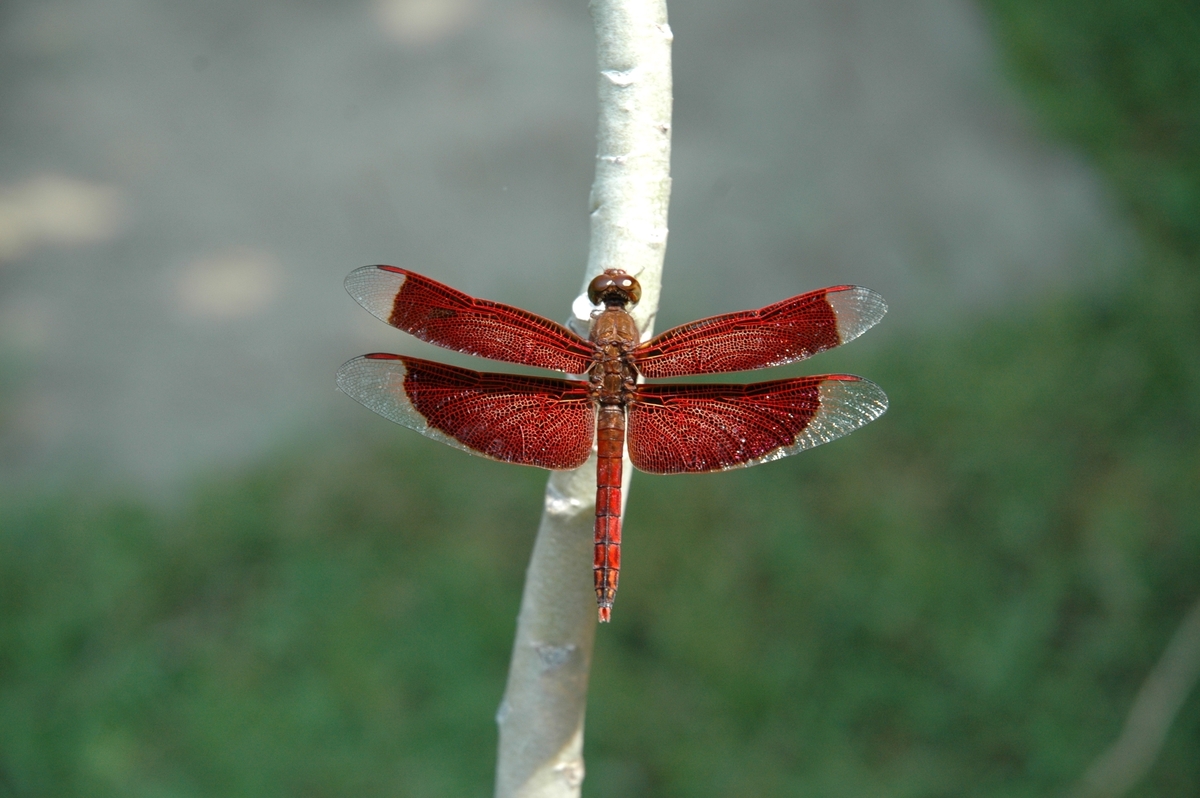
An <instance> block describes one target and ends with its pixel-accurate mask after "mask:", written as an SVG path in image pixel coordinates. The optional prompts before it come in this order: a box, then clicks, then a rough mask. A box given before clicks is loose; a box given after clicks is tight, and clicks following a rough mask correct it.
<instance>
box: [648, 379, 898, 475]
mask: <svg viewBox="0 0 1200 798" xmlns="http://www.w3.org/2000/svg"><path fill="white" fill-rule="evenodd" d="M885 410H887V397H886V396H885V395H884V393H883V391H882V390H880V388H879V386H877V385H876V384H875V383H873V382H870V381H869V380H864V379H862V378H861V377H855V376H852V375H849V374H826V375H823V376H818V377H801V378H798V379H790V380H774V381H772V382H758V383H753V384H750V385H639V386H638V388H637V391H636V394H635V397H634V400H633V403H632V404H630V406H629V436H628V441H629V458H630V460H632V461H633V465H634V466H636V467H637V468H638V469H640V470H642V471H648V472H650V473H652V474H678V473H684V472H703V471H721V470H724V469H727V468H738V467H742V466H751V465H757V464H759V463H765V462H767V461H770V460H777V459H779V458H781V457H787V456H788V455H792V454H796V453H797V452H800V451H803V450H805V449H811V448H812V447H814V446H819V445H820V444H822V443H827V442H829V441H831V440H834V439H835V438H840V437H842V436H843V435H847V434H849V433H850V432H853V431H854V430H856V429H858V428H859V427H861V426H863V425H864V424H867V423H869V422H871V421H874V420H875V419H876V418H879V416H881V415H883V413H884V411H885Z"/></svg>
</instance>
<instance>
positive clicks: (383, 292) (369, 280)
mask: <svg viewBox="0 0 1200 798" xmlns="http://www.w3.org/2000/svg"><path fill="white" fill-rule="evenodd" d="M406 279H407V275H405V274H404V273H403V272H401V271H399V270H396V269H395V267H393V266H363V267H361V268H358V269H355V270H354V271H352V272H350V274H348V275H346V282H345V283H344V285H345V286H346V293H348V294H350V296H352V297H354V301H355V302H357V303H358V304H360V305H362V306H363V307H364V308H366V309H367V311H369V312H370V314H371V315H372V316H374V317H375V318H377V319H379V320H381V321H388V320H389V319H390V318H391V316H392V307H393V304H394V302H395V300H396V294H397V293H399V291H400V289H401V288H402V287H403V286H404V281H405V280H406Z"/></svg>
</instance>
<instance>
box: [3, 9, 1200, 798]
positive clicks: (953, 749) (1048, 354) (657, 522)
mask: <svg viewBox="0 0 1200 798" xmlns="http://www.w3.org/2000/svg"><path fill="white" fill-rule="evenodd" d="M984 8H985V11H986V13H987V15H988V18H989V24H990V26H991V29H992V30H993V32H994V34H995V36H996V37H997V39H998V41H999V44H1000V48H1001V55H1002V58H1003V63H1004V64H1005V68H1006V71H1007V74H1008V75H1009V77H1010V78H1011V80H1012V81H1013V85H1014V86H1015V87H1016V90H1017V91H1019V92H1020V94H1021V96H1022V97H1023V98H1024V99H1025V101H1027V103H1028V106H1029V107H1030V108H1031V109H1032V114H1033V115H1034V116H1035V118H1036V120H1037V124H1038V125H1039V126H1040V127H1041V128H1042V129H1043V130H1044V131H1046V132H1047V134H1048V135H1050V136H1052V137H1054V138H1055V139H1057V140H1058V141H1060V142H1063V143H1065V144H1067V145H1069V146H1071V147H1074V148H1077V150H1078V151H1079V152H1080V153H1082V156H1083V157H1084V158H1085V159H1086V160H1087V161H1088V162H1089V163H1090V164H1091V165H1092V166H1093V167H1094V168H1096V169H1097V170H1098V171H1099V174H1100V175H1101V176H1102V178H1103V180H1104V181H1106V182H1107V184H1108V186H1109V188H1110V189H1111V191H1112V192H1113V194H1114V195H1115V197H1116V199H1117V203H1118V206H1119V210H1120V212H1121V214H1122V215H1123V216H1124V217H1125V218H1127V219H1129V220H1130V225H1131V227H1132V229H1133V230H1134V231H1135V233H1136V235H1137V239H1138V242H1139V243H1138V246H1137V248H1136V251H1134V252H1133V254H1131V255H1130V256H1129V258H1130V262H1129V263H1128V264H1127V265H1126V266H1125V268H1123V269H1122V270H1121V275H1122V276H1120V277H1119V278H1116V279H1115V280H1114V281H1113V282H1112V284H1111V285H1106V286H1104V287H1102V289H1100V290H1097V291H1094V292H1090V293H1086V294H1083V295H1079V294H1074V293H1069V294H1066V295H1058V294H1044V295H1040V296H1041V297H1042V298H1040V299H1036V298H1031V299H1029V300H1027V301H1024V302H1022V303H1020V304H1019V305H1017V306H1015V307H1012V308H1009V309H1007V310H1005V311H1004V312H1003V313H996V314H979V316H978V318H977V319H976V320H975V321H973V322H971V323H969V324H965V325H960V326H959V327H956V328H955V329H954V331H953V334H948V333H947V331H946V330H945V329H928V328H919V327H917V328H907V329H900V330H896V329H893V328H890V327H889V325H888V323H887V321H886V320H885V322H884V324H883V325H882V326H881V327H879V328H877V329H876V330H874V331H872V332H871V333H870V336H871V337H872V338H876V339H879V341H880V343H879V344H878V345H877V346H876V348H874V349H868V348H863V349H862V351H859V350H857V349H856V348H855V347H854V346H852V347H849V348H848V349H847V350H846V352H845V353H844V354H839V356H838V357H839V359H838V360H837V361H836V366H834V368H835V369H836V370H848V371H852V372H855V373H860V374H863V375H865V376H868V377H870V378H871V379H872V380H874V381H876V382H877V383H879V384H880V385H881V386H883V387H884V389H885V390H886V391H887V392H888V395H889V397H890V399H891V408H892V409H891V410H890V411H889V413H888V414H887V415H886V416H885V417H884V418H883V419H881V420H880V421H878V422H876V423H875V424H873V425H871V426H870V427H868V428H866V429H864V430H863V431H861V432H859V433H857V434H855V435H853V436H851V437H850V438H848V439H846V440H843V441H839V442H837V443H836V444H834V445H831V446H827V447H823V448H821V449H818V450H816V451H814V452H811V453H807V454H805V455H803V456H800V457H795V458H791V459H789V460H787V461H784V462H780V463H777V464H773V465H770V466H766V467H762V468H756V469H750V470H746V471H737V472H731V473H728V474H717V475H707V476H697V477H673V478H651V477H646V476H638V477H635V480H634V487H633V490H632V494H631V498H630V502H629V508H628V516H627V521H626V536H627V545H626V571H625V578H624V579H623V581H622V587H621V594H620V597H619V602H618V604H617V607H616V609H615V613H614V623H613V624H612V625H611V626H609V627H606V628H601V629H600V630H599V633H598V637H597V644H596V654H595V662H594V668H593V675H592V688H591V694H590V701H589V710H588V727H587V736H586V751H585V753H586V760H587V769H588V771H587V772H588V776H587V781H586V782H585V785H584V794H585V795H590V796H626V797H632V796H735V795H736V796H742V795H745V796H767V795H771V796H773V795H780V796H783V795H820V796H868V795H878V796H958V795H986V796H1041V795H1055V794H1063V793H1064V792H1065V791H1066V790H1068V789H1069V788H1070V786H1071V785H1072V784H1073V783H1074V782H1076V781H1077V779H1078V778H1079V777H1080V775H1081V774H1082V773H1083V772H1084V770H1085V769H1086V768H1087V767H1088V765H1089V764H1091V763H1092V762H1093V761H1094V760H1095V758H1096V757H1097V756H1098V755H1099V754H1100V753H1101V752H1102V751H1103V750H1104V749H1105V748H1106V747H1107V746H1108V745H1109V744H1110V743H1111V742H1112V741H1113V740H1114V739H1115V738H1116V737H1117V735H1118V734H1119V732H1120V730H1121V727H1122V724H1123V722H1124V719H1125V715H1126V713H1127V712H1128V709H1129V707H1130V705H1131V702H1132V701H1133V697H1134V695H1135V693H1136V691H1137V690H1138V688H1139V686H1140V685H1141V684H1142V682H1143V680H1144V679H1145V677H1146V675H1147V673H1148V672H1149V670H1150V668H1151V667H1152V666H1153V664H1154V663H1155V661H1156V660H1157V659H1158V657H1159V656H1160V655H1161V653H1162V651H1163V649H1164V647H1165V645H1166V643H1167V641H1168V640H1169V638H1170V636H1171V634H1172V633H1173V632H1174V631H1175V629H1176V627H1177V626H1178V624H1179V623H1180V621H1181V619H1182V618H1183V616H1184V614H1185V613H1186V612H1187V610H1188V608H1189V607H1191V606H1192V604H1193V603H1194V602H1195V601H1196V600H1197V599H1198V598H1200V489H1198V487H1200V27H1198V22H1197V12H1196V10H1195V7H1194V6H1193V5H1190V4H1184V3H1178V2H1172V1H1171V0H1155V1H1154V2H1148V1H1147V0H1093V2H1086V3H1085V2H1072V0H990V2H988V3H986V4H985V6H984ZM350 265H357V264H356V263H354V264H350ZM347 270H348V269H347ZM572 279H573V278H572ZM462 287H465V286H462ZM806 287H809V286H806ZM726 309H729V308H717V309H714V310H726ZM345 312H346V313H348V314H349V313H353V312H356V310H352V309H351V308H350V307H349V305H347V307H346V310H345ZM931 312H935V311H932V310H931ZM327 365H328V370H329V373H330V379H332V372H333V369H334V368H335V367H336V365H337V362H330V363H328V364H327ZM827 367H828V364H821V365H820V366H819V367H816V368H827ZM811 370H813V369H809V371H811ZM11 371H12V369H9V372H11ZM796 373H799V371H796ZM14 379H15V378H14ZM346 401H349V400H346ZM370 421H371V422H373V423H371V424H364V425H363V427H362V429H363V430H364V432H363V434H361V435H360V436H359V437H357V438H342V439H337V440H331V439H330V438H329V437H328V436H321V435H318V434H314V435H312V436H311V437H309V438H305V439H301V440H297V441H294V442H293V443H291V444H282V445H279V446H277V447H276V448H275V454H274V455H272V456H270V457H267V458H265V459H263V460H261V462H259V463H258V464H251V465H248V466H245V467H242V468H237V469H227V470H225V471H223V472H222V473H219V474H214V475H212V476H209V477H206V478H203V477H202V478H199V479H198V480H197V481H196V482H195V484H194V487H192V488H190V489H188V491H187V496H186V498H185V499H183V500H182V501H181V502H179V503H178V504H177V505H172V506H169V507H164V506H163V505H162V504H160V503H156V502H152V501H148V500H145V499H143V498H140V497H139V496H138V495H137V494H136V492H132V493H130V495H129V497H128V498H121V497H120V496H118V495H114V491H113V490H111V489H107V488H105V489H96V488H93V487H92V486H91V485H88V484H81V485H71V484H62V483H57V484H56V485H55V486H54V487H51V488H46V487H38V486H33V487H30V486H29V485H27V484H22V485H21V487H20V490H17V489H15V488H12V489H9V490H7V491H6V492H5V494H4V496H3V504H2V507H0V796H4V798H8V796H13V797H14V798H15V797H17V796H89V797H92V796H146V797H147V798H150V797H152V796H153V797H155V798H157V797H159V796H162V797H164V798H166V797H167V796H170V797H172V798H174V797H175V796H179V797H180V798H182V797H184V796H311V797H313V798H316V797H317V796H346V795H355V796H374V795H380V796H382V795H403V796H466V795H478V796H483V795H488V794H490V790H491V778H492V769H493V767H494V755H495V754H494V749H495V727H494V724H493V721H492V718H493V715H494V712H495V709H496V707H497V705H498V703H499V701H500V696H501V693H502V690H503V686H504V679H505V671H506V667H507V662H508V656H509V652H510V645H511V637H512V632H513V627H514V618H515V616H516V611H517V606H518V601H519V595H520V589H521V580H522V573H523V570H524V567H525V563H526V561H527V557H528V552H529V548H530V545H531V542H532V531H533V530H534V529H535V527H536V524H537V519H538V517H539V513H540V508H541V495H542V490H543V487H544V483H545V475H544V473H542V472H538V471H535V470H532V469H520V468H515V467H512V468H505V467H500V466H497V465H495V464H492V463H488V462H484V461H481V460H476V459H473V458H467V457H464V456H463V455H461V454H460V453H458V452H456V451H453V450H449V449H448V448H439V447H436V446H435V445H433V444H432V443H429V442H427V441H425V440H423V439H420V438H419V437H418V436H415V435H392V434H385V433H391V432H392V430H390V429H389V430H384V431H380V430H379V429H378V428H377V426H376V424H377V425H383V424H385V422H383V421H382V420H381V419H375V418H372V419H371V420H370ZM1129 794H1130V795H1135V796H1184V795H1197V794H1200V695H1192V696H1191V697H1190V698H1189V699H1188V701H1187V703H1186V704H1185V705H1184V707H1183V709H1182V711H1181V712H1180V714H1179V716H1178V717H1177V719H1176V721H1175V723H1174V724H1173V725H1172V727H1171V730H1170V733H1169V735H1168V737H1167V739H1166V742H1165V745H1164V747H1163V749H1162V752H1161V755H1160V757H1159V758H1158V759H1157V761H1156V762H1155V764H1154V766H1153V767H1152V768H1151V770H1150V772H1149V774H1148V775H1147V777H1146V778H1145V779H1144V780H1143V781H1142V782H1141V783H1140V784H1139V785H1138V786H1137V787H1136V788H1135V789H1134V790H1133V791H1132V792H1131V793H1129Z"/></svg>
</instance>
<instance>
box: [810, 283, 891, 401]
mask: <svg viewBox="0 0 1200 798" xmlns="http://www.w3.org/2000/svg"><path fill="white" fill-rule="evenodd" d="M825 301H826V302H828V303H829V307H831V308H833V312H834V313H835V314H837V319H838V335H839V336H840V337H841V339H842V343H846V342H848V341H853V340H854V339H855V338H857V337H858V336H860V335H862V334H863V333H865V332H866V331H867V330H869V329H871V328H872V327H874V326H875V325H876V324H878V323H879V321H880V319H882V318H883V317H884V314H886V313H887V309H888V307H887V302H885V301H884V300H883V297H882V296H880V295H879V294H877V293H876V292H874V291H872V290H871V289H870V288H863V287H862V286H860V285H848V286H844V287H839V288H837V289H831V290H830V291H829V293H827V294H826V295H825ZM872 384H874V383H872ZM881 393H882V391H881ZM884 404H885V406H886V400H885V403H884Z"/></svg>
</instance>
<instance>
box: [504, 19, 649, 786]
mask: <svg viewBox="0 0 1200 798" xmlns="http://www.w3.org/2000/svg"><path fill="white" fill-rule="evenodd" d="M590 7H591V12H592V18H593V20H594V22H595V26H596V52H597V58H596V60H597V65H598V67H599V73H600V74H599V93H600V125H599V133H598V135H597V140H598V149H597V155H596V179H595V182H594V183H593V185H592V192H591V202H590V205H591V208H590V210H591V227H592V237H591V247H590V251H589V255H588V265H587V271H586V273H585V274H584V279H583V287H584V290H585V291H586V289H587V285H588V283H589V282H590V281H591V280H592V278H593V277H595V276H596V275H597V274H600V273H601V272H603V271H604V270H605V269H613V268H619V269H623V270H625V271H626V272H628V273H629V274H632V275H633V276H635V277H636V278H637V279H638V281H639V282H640V283H641V285H642V300H641V302H640V303H639V304H638V305H637V307H636V308H634V309H633V316H634V318H635V319H636V321H637V324H638V328H639V329H640V330H641V332H642V337H643V340H645V339H646V338H647V337H648V336H649V335H650V334H651V331H652V329H653V326H654V316H655V314H656V313H657V311H658V297H659V290H660V286H661V284H662V264H663V254H664V252H665V251H666V245H667V206H668V203H669V201H670V193H671V177H670V157H671V29H670V27H668V25H667V6H666V0H592V1H591V3H590ZM631 471H632V468H631V467H630V466H629V463H628V460H626V463H625V469H624V476H625V483H624V485H625V490H624V492H623V495H624V496H626V497H627V496H628V495H629V476H630V472H631ZM595 501H596V458H595V456H593V457H592V458H591V460H589V461H588V463H587V464H586V465H584V466H583V467H582V468H580V469H578V470H576V471H564V472H556V473H554V474H552V475H551V476H550V482H549V484H548V485H547V487H546V505H545V511H544V512H543V514H542V522H541V525H540V526H539V528H538V535H537V540H536V542H535V543H534V547H533V556H532V558H531V560H530V563H529V569H528V571H527V573H526V579H525V591H524V594H523V595H522V598H521V612H520V615H519V616H518V618H517V637H516V641H515V643H514V644H513V655H512V663H511V665H510V667H509V674H508V685H507V687H506V689H505V692H504V700H503V701H502V702H501V704H500V709H499V711H498V712H497V714H496V722H497V724H498V725H499V727H500V746H499V757H498V761H497V765H496V792H495V795H496V796H497V798H518V797H519V798H578V796H579V793H580V785H581V784H582V783H583V772H584V770H583V718H584V710H585V709H586V705H587V683H588V671H589V668H590V666H591V660H592V644H593V641H594V639H595V632H596V596H595V593H594V592H593V591H592V568H591V565H592V528H593V520H594V515H593V513H594V508H595ZM614 617H617V618H619V617H620V616H619V612H616V611H615V612H614Z"/></svg>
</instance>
